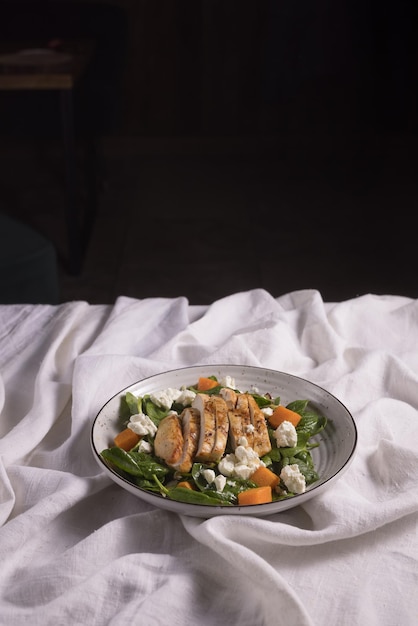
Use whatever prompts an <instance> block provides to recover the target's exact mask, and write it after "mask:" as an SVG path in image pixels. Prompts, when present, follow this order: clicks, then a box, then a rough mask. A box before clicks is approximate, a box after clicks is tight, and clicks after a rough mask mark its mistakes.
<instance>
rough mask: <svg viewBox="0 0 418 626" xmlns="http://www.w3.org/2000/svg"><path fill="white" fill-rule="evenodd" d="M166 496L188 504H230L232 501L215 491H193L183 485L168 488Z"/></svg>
mask: <svg viewBox="0 0 418 626" xmlns="http://www.w3.org/2000/svg"><path fill="white" fill-rule="evenodd" d="M167 497H168V498H170V500H177V501H178V502H187V503H189V504H205V505H212V506H220V505H223V506H232V503H231V502H228V500H225V498H223V497H222V495H221V494H219V493H218V492H217V491H212V492H202V491H194V490H193V489H186V488H185V487H173V488H172V489H169V490H168V492H167Z"/></svg>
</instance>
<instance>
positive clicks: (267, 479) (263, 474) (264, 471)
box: [250, 465, 279, 489]
mask: <svg viewBox="0 0 418 626" xmlns="http://www.w3.org/2000/svg"><path fill="white" fill-rule="evenodd" d="M250 480H251V481H252V482H253V483H255V484H256V485H257V486H258V487H264V486H266V485H267V486H268V487H271V488H272V489H274V487H277V485H278V484H279V477H278V476H277V474H275V473H274V472H272V471H271V469H269V468H268V467H263V466H262V465H260V467H258V468H257V469H256V470H255V472H254V473H253V474H251V477H250Z"/></svg>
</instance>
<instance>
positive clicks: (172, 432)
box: [154, 413, 184, 467]
mask: <svg viewBox="0 0 418 626" xmlns="http://www.w3.org/2000/svg"><path fill="white" fill-rule="evenodd" d="M183 449H184V437H183V431H182V422H181V419H180V417H179V416H178V415H177V413H171V414H170V415H167V417H164V418H163V419H162V420H161V422H160V423H159V425H158V430H157V433H156V435H155V439H154V451H155V454H156V455H157V456H158V457H160V459H163V461H165V462H166V463H167V465H168V466H170V467H175V466H176V465H177V463H179V461H180V459H181V457H182V454H183Z"/></svg>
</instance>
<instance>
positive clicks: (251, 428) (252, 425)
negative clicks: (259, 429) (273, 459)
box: [245, 424, 255, 434]
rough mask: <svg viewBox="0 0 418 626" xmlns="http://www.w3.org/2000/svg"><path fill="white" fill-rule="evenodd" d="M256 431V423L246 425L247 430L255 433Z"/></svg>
mask: <svg viewBox="0 0 418 626" xmlns="http://www.w3.org/2000/svg"><path fill="white" fill-rule="evenodd" d="M254 431H255V428H254V424H247V426H246V427H245V432H246V433H248V434H250V433H253V432H254Z"/></svg>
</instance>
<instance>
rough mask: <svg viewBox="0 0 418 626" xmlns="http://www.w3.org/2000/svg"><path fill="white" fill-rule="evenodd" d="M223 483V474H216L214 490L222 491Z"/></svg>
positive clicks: (224, 483) (224, 482) (224, 481)
mask: <svg viewBox="0 0 418 626" xmlns="http://www.w3.org/2000/svg"><path fill="white" fill-rule="evenodd" d="M225 485H226V478H225V476H222V474H218V476H217V477H216V478H215V487H216V491H223V490H224V487H225Z"/></svg>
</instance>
